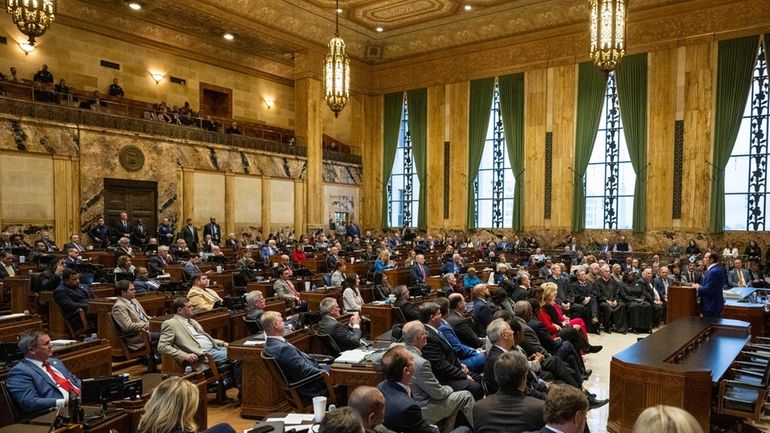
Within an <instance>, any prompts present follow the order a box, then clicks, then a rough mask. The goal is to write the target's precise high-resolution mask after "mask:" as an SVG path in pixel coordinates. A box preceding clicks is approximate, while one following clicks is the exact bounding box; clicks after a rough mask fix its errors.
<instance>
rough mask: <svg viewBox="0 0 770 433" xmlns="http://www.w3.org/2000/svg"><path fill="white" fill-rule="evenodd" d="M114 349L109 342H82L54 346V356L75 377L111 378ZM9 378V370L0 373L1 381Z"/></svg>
mask: <svg viewBox="0 0 770 433" xmlns="http://www.w3.org/2000/svg"><path fill="white" fill-rule="evenodd" d="M111 354H112V347H110V342H109V341H107V340H92V341H80V342H77V343H73V344H68V345H66V346H54V349H53V356H54V357H55V358H59V360H61V361H62V362H63V363H64V365H66V366H67V369H68V370H69V371H71V372H72V374H74V375H75V376H77V377H79V378H81V379H83V378H87V377H100V376H109V375H111V374H112V357H111ZM7 378H8V370H2V371H0V381H4V380H6V379H7Z"/></svg>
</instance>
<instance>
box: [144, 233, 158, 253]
mask: <svg viewBox="0 0 770 433" xmlns="http://www.w3.org/2000/svg"><path fill="white" fill-rule="evenodd" d="M158 245H159V244H158V238H154V237H151V238H149V239H147V245H145V246H144V252H145V254H147V255H150V254H157V253H158Z"/></svg>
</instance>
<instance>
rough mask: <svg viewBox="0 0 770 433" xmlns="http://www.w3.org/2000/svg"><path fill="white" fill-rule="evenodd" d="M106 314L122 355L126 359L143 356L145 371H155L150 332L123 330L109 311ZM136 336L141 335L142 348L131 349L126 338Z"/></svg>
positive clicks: (156, 369) (156, 368)
mask: <svg viewBox="0 0 770 433" xmlns="http://www.w3.org/2000/svg"><path fill="white" fill-rule="evenodd" d="M107 316H109V318H110V323H111V324H112V329H113V330H114V331H115V336H116V338H117V339H118V347H119V348H120V351H121V352H122V354H123V356H125V357H126V359H137V358H145V359H146V360H147V372H148V373H155V372H157V371H158V367H157V365H156V363H155V351H154V350H153V348H152V344H151V343H150V334H149V333H148V332H147V331H146V330H144V329H140V330H137V331H124V330H123V329H121V327H120V325H119V324H118V322H117V321H115V318H114V317H113V316H112V313H111V312H110V313H107ZM136 336H139V337H141V339H142V343H143V345H142V348H141V349H137V350H131V348H130V347H129V346H128V340H129V339H130V338H131V337H136Z"/></svg>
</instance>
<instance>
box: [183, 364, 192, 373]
mask: <svg viewBox="0 0 770 433" xmlns="http://www.w3.org/2000/svg"><path fill="white" fill-rule="evenodd" d="M190 373H192V367H190V366H189V365H188V366H187V367H185V368H184V374H190Z"/></svg>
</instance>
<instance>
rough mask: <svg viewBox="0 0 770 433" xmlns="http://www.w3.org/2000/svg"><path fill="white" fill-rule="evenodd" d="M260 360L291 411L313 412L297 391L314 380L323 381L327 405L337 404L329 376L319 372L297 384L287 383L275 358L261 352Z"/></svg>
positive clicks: (310, 405) (311, 404)
mask: <svg viewBox="0 0 770 433" xmlns="http://www.w3.org/2000/svg"><path fill="white" fill-rule="evenodd" d="M261 355H262V359H263V360H264V361H265V366H266V367H267V371H268V372H269V373H270V375H271V376H272V377H273V379H274V380H275V382H276V383H277V384H278V387H279V388H280V389H281V392H282V393H283V395H284V397H285V398H286V400H287V401H288V402H289V405H291V407H292V409H293V410H294V411H296V412H301V413H311V412H313V401H312V400H311V401H304V400H303V399H302V396H300V395H299V392H298V391H297V389H299V388H300V387H301V386H303V385H306V384H308V383H310V382H313V381H315V380H318V379H319V378H321V379H323V381H324V383H325V384H326V391H327V398H328V400H327V403H334V404H336V403H337V399H336V396H335V395H334V389H333V388H332V384H331V382H329V374H328V373H326V372H319V373H316V374H314V375H312V376H308V377H306V378H304V379H302V380H299V381H297V382H293V383H289V380H288V379H287V378H286V375H285V374H284V373H283V370H282V369H281V366H280V365H278V361H276V360H275V358H272V357H270V356H268V355H266V354H265V352H264V351H263V352H261Z"/></svg>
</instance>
